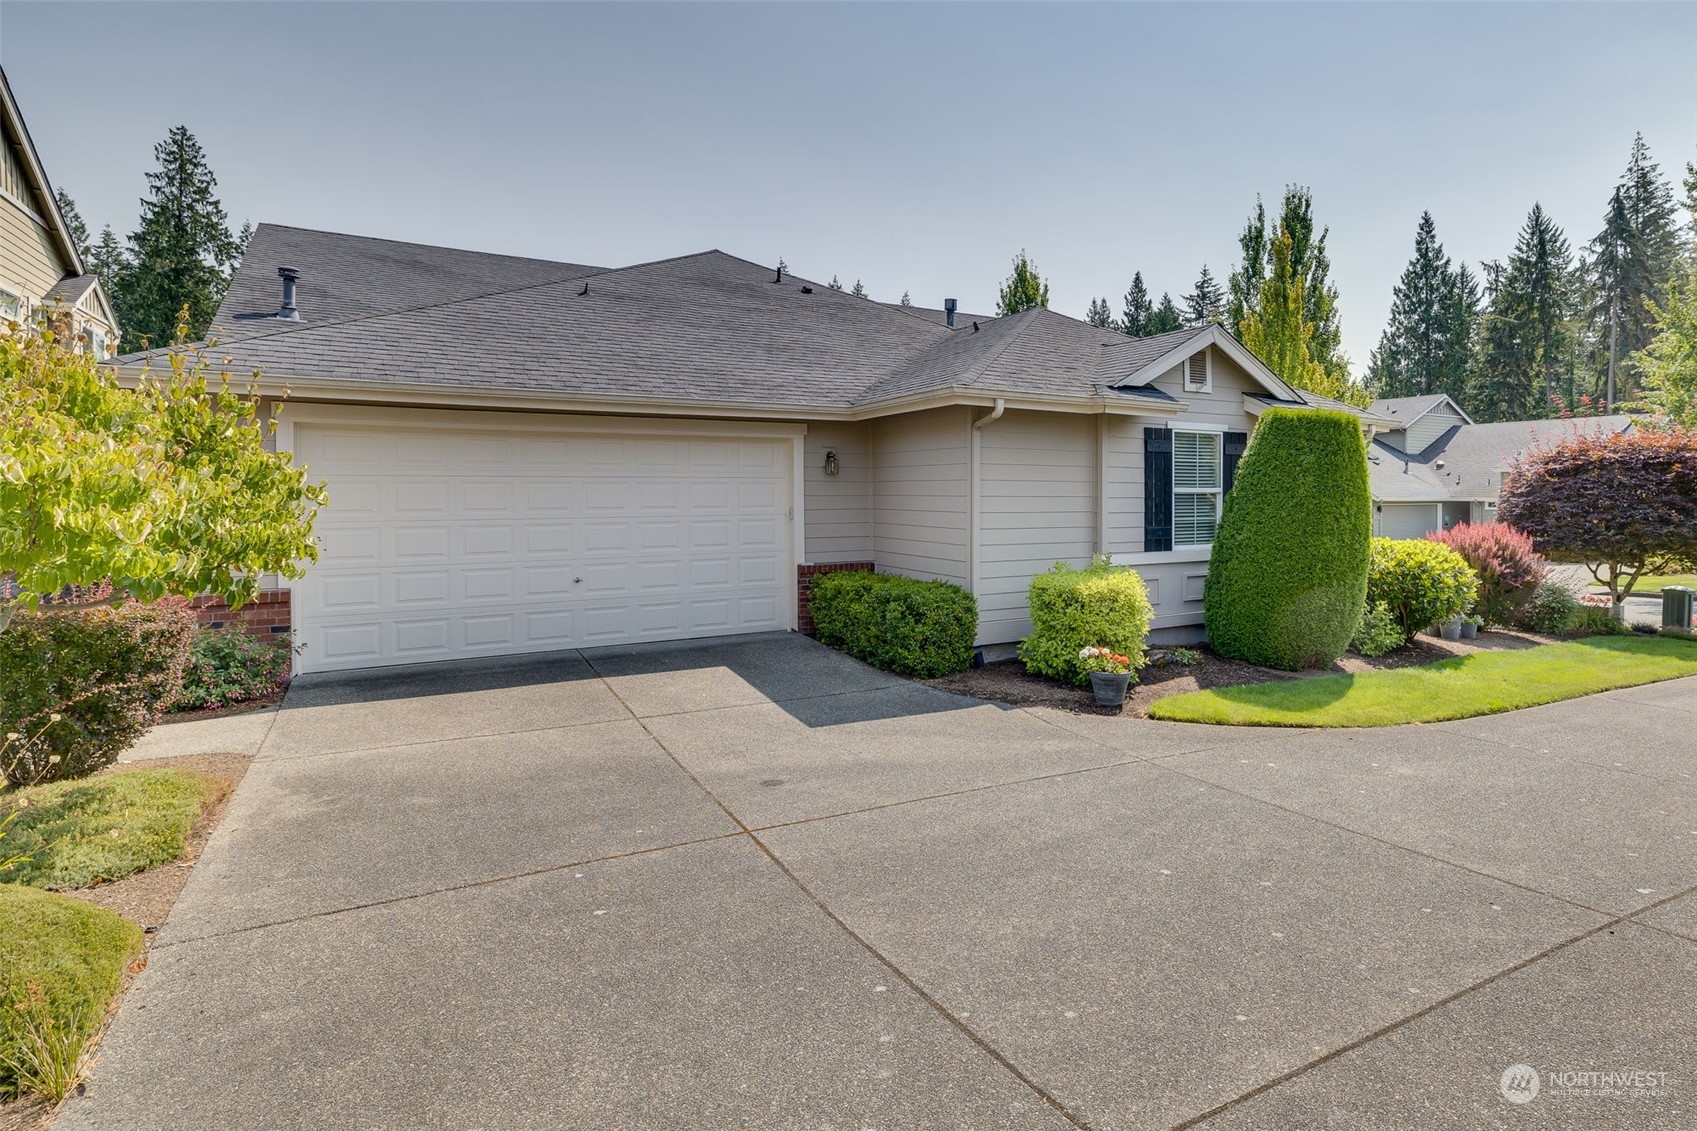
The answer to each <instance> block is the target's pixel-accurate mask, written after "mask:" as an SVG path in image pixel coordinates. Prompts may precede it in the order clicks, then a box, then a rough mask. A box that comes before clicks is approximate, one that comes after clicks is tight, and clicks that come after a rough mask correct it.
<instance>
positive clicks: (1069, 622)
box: [1019, 554, 1154, 683]
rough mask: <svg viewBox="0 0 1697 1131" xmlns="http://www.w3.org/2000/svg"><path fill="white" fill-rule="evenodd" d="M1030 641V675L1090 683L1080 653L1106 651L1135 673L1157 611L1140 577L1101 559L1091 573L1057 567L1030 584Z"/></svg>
mask: <svg viewBox="0 0 1697 1131" xmlns="http://www.w3.org/2000/svg"><path fill="white" fill-rule="evenodd" d="M1027 597H1028V598H1029V600H1030V603H1031V635H1030V636H1027V637H1026V638H1025V639H1024V640H1023V641H1021V642H1020V645H1019V658H1020V659H1021V660H1023V661H1024V662H1025V667H1026V670H1027V671H1031V672H1035V673H1036V674H1038V675H1046V676H1048V677H1049V678H1051V679H1064V680H1066V681H1067V682H1068V683H1088V682H1089V681H1090V669H1089V667H1088V666H1087V665H1086V663H1085V662H1084V660H1082V659H1081V658H1080V657H1079V654H1078V653H1079V652H1080V650H1082V649H1084V648H1090V647H1102V648H1108V649H1111V650H1112V651H1113V652H1116V653H1119V654H1120V655H1123V656H1126V657H1127V658H1128V659H1129V660H1130V662H1131V664H1130V666H1131V670H1132V671H1133V672H1135V671H1136V670H1137V669H1138V668H1140V667H1142V666H1143V658H1144V644H1143V639H1144V637H1146V636H1148V635H1149V621H1150V618H1151V617H1153V616H1154V610H1153V609H1151V608H1150V606H1149V590H1148V589H1147V588H1146V587H1145V586H1144V584H1143V579H1142V578H1141V577H1139V576H1138V575H1137V571H1135V570H1133V569H1129V568H1127V567H1124V566H1115V565H1112V564H1110V559H1109V558H1108V557H1107V555H1105V554H1104V555H1098V556H1097V557H1096V559H1095V560H1093V561H1092V562H1091V563H1090V565H1089V567H1088V568H1085V569H1078V568H1076V567H1074V566H1070V565H1068V564H1067V563H1065V562H1056V563H1055V565H1054V568H1053V569H1051V570H1049V572H1048V573H1040V574H1038V575H1037V576H1036V577H1033V578H1032V579H1031V586H1030V588H1029V589H1028V590H1027Z"/></svg>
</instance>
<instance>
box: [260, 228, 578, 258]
mask: <svg viewBox="0 0 1697 1131" xmlns="http://www.w3.org/2000/svg"><path fill="white" fill-rule="evenodd" d="M260 228H284V229H287V230H288V231H291V232H311V233H312V234H313V235H319V236H335V237H336V238H337V239H344V240H366V241H369V242H371V243H392V244H400V245H401V246H402V247H427V248H429V249H430V250H432V251H457V252H459V253H461V254H462V255H486V256H489V257H491V258H496V259H522V260H524V261H525V262H526V263H552V264H556V265H558V266H561V267H587V266H589V264H587V263H570V262H568V261H566V260H564V259H544V258H542V257H540V256H536V255H513V254H510V253H508V252H505V251H479V250H478V249H477V248H474V247H455V246H453V245H452V244H445V243H423V242H421V241H419V240H399V239H395V238H393V237H391V236H365V235H360V234H359V233H358V232H338V231H334V230H332V229H330V228H307V227H302V226H301V225H299V224H278V223H275V222H273V221H270V220H263V221H261V222H260V223H258V224H256V225H254V231H255V232H258V231H259V229H260ZM602 270H609V268H602Z"/></svg>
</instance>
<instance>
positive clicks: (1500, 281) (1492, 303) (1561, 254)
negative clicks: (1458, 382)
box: [1467, 204, 1574, 420]
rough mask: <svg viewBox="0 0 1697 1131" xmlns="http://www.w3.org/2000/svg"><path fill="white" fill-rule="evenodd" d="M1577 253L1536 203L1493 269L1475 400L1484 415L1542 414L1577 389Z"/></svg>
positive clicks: (1472, 390)
mask: <svg viewBox="0 0 1697 1131" xmlns="http://www.w3.org/2000/svg"><path fill="white" fill-rule="evenodd" d="M1572 264H1573V257H1572V253H1571V249H1570V248H1569V247H1568V242H1567V237H1566V236H1564V235H1563V234H1562V230H1561V229H1560V228H1558V227H1556V225H1555V222H1554V221H1552V220H1551V219H1550V217H1549V215H1548V214H1547V213H1546V212H1545V211H1544V208H1543V205H1541V204H1534V205H1533V206H1532V212H1531V214H1530V215H1528V216H1527V218H1526V223H1525V225H1524V226H1523V227H1522V228H1521V230H1520V236H1519V238H1518V239H1517V240H1516V241H1515V245H1514V253H1513V254H1512V255H1510V256H1509V259H1508V262H1507V263H1506V264H1504V265H1501V266H1499V265H1497V264H1491V265H1489V267H1488V270H1487V279H1488V285H1487V291H1488V295H1489V303H1488V306H1487V309H1486V311H1485V314H1484V316H1483V317H1482V318H1481V320H1480V325H1479V358H1478V366H1477V369H1476V371H1475V372H1474V374H1473V380H1472V383H1471V384H1470V386H1469V389H1468V400H1467V405H1468V408H1469V410H1470V411H1471V413H1472V414H1473V415H1474V416H1475V418H1477V419H1480V420H1529V419H1541V418H1543V417H1545V416H1547V415H1549V413H1550V412H1551V411H1553V409H1554V403H1553V402H1554V398H1555V397H1557V396H1558V395H1560V394H1561V393H1562V391H1563V390H1564V389H1570V388H1571V387H1572V375H1573V352H1572V345H1573V342H1572V333H1573V327H1572V321H1571V319H1572V314H1573V305H1574V293H1573V292H1574V285H1573V265H1572Z"/></svg>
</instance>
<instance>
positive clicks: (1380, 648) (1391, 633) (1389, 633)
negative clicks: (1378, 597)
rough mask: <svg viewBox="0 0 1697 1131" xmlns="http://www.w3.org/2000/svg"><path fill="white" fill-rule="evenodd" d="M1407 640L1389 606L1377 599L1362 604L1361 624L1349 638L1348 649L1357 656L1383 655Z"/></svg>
mask: <svg viewBox="0 0 1697 1131" xmlns="http://www.w3.org/2000/svg"><path fill="white" fill-rule="evenodd" d="M1407 642H1408V637H1406V636H1404V635H1403V634H1402V626H1401V625H1399V624H1397V621H1396V617H1395V616H1393V615H1392V614H1391V607H1390V606H1389V605H1387V604H1385V603H1384V602H1383V601H1377V602H1374V603H1373V604H1370V605H1364V606H1362V609H1361V625H1360V627H1358V628H1357V629H1356V630H1355V636H1354V637H1352V638H1351V639H1350V642H1349V650H1350V651H1351V652H1354V653H1355V654H1356V655H1358V656H1383V655H1384V654H1385V653H1386V652H1390V651H1393V650H1395V649H1397V648H1400V647H1402V646H1403V645H1404V644H1405V643H1407Z"/></svg>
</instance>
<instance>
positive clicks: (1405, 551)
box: [1367, 538, 1479, 640]
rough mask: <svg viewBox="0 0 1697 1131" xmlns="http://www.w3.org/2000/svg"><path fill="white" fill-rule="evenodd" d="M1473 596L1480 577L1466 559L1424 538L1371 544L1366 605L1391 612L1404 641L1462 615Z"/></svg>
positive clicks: (1391, 540)
mask: <svg viewBox="0 0 1697 1131" xmlns="http://www.w3.org/2000/svg"><path fill="white" fill-rule="evenodd" d="M1478 591H1479V575H1478V574H1476V573H1474V572H1473V567H1472V566H1470V565H1468V564H1467V559H1466V558H1464V557H1462V556H1461V555H1460V554H1458V553H1456V552H1455V551H1454V550H1452V549H1450V548H1449V547H1448V546H1445V545H1443V544H1442V543H1439V542H1429V541H1427V540H1426V539H1424V538H1407V539H1402V538H1375V539H1373V555H1372V564H1371V567H1370V568H1369V570H1368V573H1367V602H1368V604H1375V605H1376V604H1380V603H1383V604H1384V605H1386V606H1387V607H1388V608H1389V609H1390V610H1391V615H1392V616H1393V617H1395V618H1396V622H1397V627H1399V628H1401V629H1402V638H1403V639H1404V640H1412V639H1413V638H1414V634H1415V633H1417V632H1419V631H1420V630H1421V629H1423V628H1429V627H1431V626H1433V625H1437V624H1441V623H1443V622H1444V621H1447V620H1449V619H1450V618H1451V617H1456V616H1460V615H1461V614H1462V613H1465V612H1466V611H1467V610H1468V608H1469V607H1471V606H1472V604H1473V596H1474V594H1475V593H1477V592H1478Z"/></svg>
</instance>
